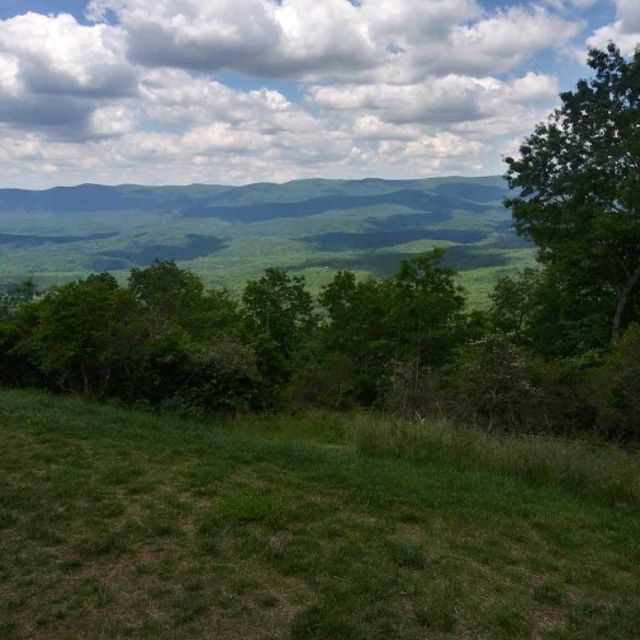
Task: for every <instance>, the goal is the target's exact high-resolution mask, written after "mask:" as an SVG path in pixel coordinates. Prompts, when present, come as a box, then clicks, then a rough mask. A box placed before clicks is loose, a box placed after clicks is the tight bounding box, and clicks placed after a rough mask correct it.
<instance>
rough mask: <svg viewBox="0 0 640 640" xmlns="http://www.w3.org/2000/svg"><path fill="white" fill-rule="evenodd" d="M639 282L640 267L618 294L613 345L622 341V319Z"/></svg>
mask: <svg viewBox="0 0 640 640" xmlns="http://www.w3.org/2000/svg"><path fill="white" fill-rule="evenodd" d="M638 281H640V267H638V268H637V269H636V270H635V271H634V272H633V273H632V274H631V275H630V276H629V278H628V279H627V281H626V282H625V284H624V286H623V287H622V289H621V290H620V293H619V294H618V306H617V307H616V313H615V315H614V316H613V326H612V330H611V342H612V343H613V344H616V342H618V340H619V339H620V334H621V333H622V318H623V316H624V312H625V309H626V308H627V304H628V302H629V298H630V297H631V292H632V291H633V288H634V287H635V286H636V285H637V284H638Z"/></svg>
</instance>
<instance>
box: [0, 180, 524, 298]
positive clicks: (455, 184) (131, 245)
mask: <svg viewBox="0 0 640 640" xmlns="http://www.w3.org/2000/svg"><path fill="white" fill-rule="evenodd" d="M507 193H508V189H507V185H506V184H505V183H504V181H503V180H502V179H501V178H448V179H440V180H437V179H427V180H402V181H399V180H397V181H393V180H376V179H370V180H355V181H353V180H300V181H296V182H290V183H286V184H281V185H279V184H266V183H265V184H254V185H249V186H245V187H224V186H207V185H192V186H189V187H141V186H135V185H125V186H119V187H106V186H100V185H81V186H78V187H68V188H66V187H58V188H55V189H49V190H46V191H21V190H16V189H4V190H0V228H1V230H2V231H1V233H0V248H1V252H0V272H1V273H2V274H3V276H2V277H3V279H4V280H5V281H7V280H10V281H17V280H20V279H23V278H24V277H26V276H28V275H33V276H35V277H36V279H38V280H39V281H41V282H47V283H53V282H61V281H64V280H67V279H69V278H71V277H76V276H79V275H83V274H86V273H87V272H90V271H104V270H109V271H112V272H116V273H124V272H126V271H127V270H128V269H130V268H132V267H135V266H148V265H150V264H151V262H153V260H154V259H156V258H158V259H161V260H176V261H178V262H179V263H180V264H181V265H182V266H185V267H188V268H190V269H192V270H194V271H195V272H197V273H198V274H199V275H200V276H202V277H203V278H204V279H205V281H206V282H207V283H210V284H219V285H226V286H230V287H232V288H239V287H240V286H241V285H243V284H244V282H245V280H247V279H248V278H249V277H255V276H256V275H258V274H259V273H260V272H261V271H262V270H263V269H264V268H265V267H280V268H286V269H287V270H289V271H292V272H295V273H299V274H304V275H306V277H307V280H308V281H309V282H310V283H311V285H312V287H313V288H317V287H318V286H319V285H320V284H321V283H325V282H327V281H328V280H329V279H330V277H331V273H332V271H335V270H336V269H339V268H349V269H353V270H355V271H357V272H358V273H360V274H373V275H377V276H381V275H390V274H391V273H393V272H394V271H395V269H396V267H397V265H398V263H399V261H400V260H401V259H402V258H405V257H408V256H410V255H414V254H417V253H420V252H423V251H426V250H429V249H431V248H433V247H435V246H439V247H443V248H446V249H447V252H446V254H445V263H446V264H448V265H450V266H454V267H456V268H457V269H459V270H460V271H461V272H462V273H463V274H464V276H466V281H467V282H468V283H469V284H472V285H473V286H472V287H471V288H472V289H473V290H474V291H477V296H478V297H479V298H480V297H482V295H483V294H486V292H487V290H488V288H489V287H490V286H491V284H493V283H494V282H495V281H496V280H497V278H498V277H499V275H506V274H509V273H513V272H514V271H515V270H516V269H517V268H518V267H522V266H524V265H526V264H529V262H530V261H531V257H532V251H531V249H530V248H529V244H528V243H527V242H526V241H524V240H522V239H519V238H518V237H516V235H515V233H514V231H513V229H512V227H511V219H510V213H509V211H508V210H507V209H505V208H504V206H503V204H502V201H503V200H504V198H505V197H506V196H507ZM464 276H463V280H464ZM478 287H479V288H478Z"/></svg>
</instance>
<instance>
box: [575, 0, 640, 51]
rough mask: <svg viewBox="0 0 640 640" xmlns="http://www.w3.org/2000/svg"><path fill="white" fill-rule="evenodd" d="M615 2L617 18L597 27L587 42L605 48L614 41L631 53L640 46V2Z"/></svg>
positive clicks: (621, 0) (632, 0)
mask: <svg viewBox="0 0 640 640" xmlns="http://www.w3.org/2000/svg"><path fill="white" fill-rule="evenodd" d="M615 4H616V17H617V20H615V22H613V23H612V24H608V25H605V26H603V27H600V28H599V29H596V30H595V31H594V32H593V34H592V35H591V36H590V37H589V38H588V39H587V44H588V45H589V46H590V47H597V48H604V47H606V46H607V44H608V43H609V42H610V41H613V42H615V43H616V45H618V47H619V48H620V50H621V51H622V53H623V54H625V55H631V54H632V53H633V52H634V51H635V50H636V49H637V48H638V47H639V46H640V2H639V1H638V0H615Z"/></svg>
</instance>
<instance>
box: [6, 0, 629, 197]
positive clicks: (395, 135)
mask: <svg viewBox="0 0 640 640" xmlns="http://www.w3.org/2000/svg"><path fill="white" fill-rule="evenodd" d="M610 39H613V40H614V41H615V42H617V43H618V44H619V46H620V47H621V48H622V49H623V50H624V51H625V52H626V53H630V52H631V51H632V50H633V49H634V48H635V46H636V44H637V43H639V42H640V0H532V1H531V2H526V1H523V0H91V1H88V0H0V186H2V187H5V186H21V187H47V186H51V185H57V184H76V183H80V182H101V183H109V184H116V183H121V182H139V183H147V184H185V183H191V182H206V183H233V184H237V183H246V182H254V181H261V180H275V181H285V180H290V179H294V178H303V177H315V176H320V177H339V178H347V177H355V178H358V177H365V176H380V177H421V176H430V175H451V174H462V175H486V174H493V173H502V172H503V166H502V162H501V158H502V156H503V154H504V153H508V152H512V151H513V150H515V149H516V148H517V143H518V140H519V139H521V138H522V137H523V136H524V135H526V134H527V133H528V132H529V131H530V129H531V127H532V126H533V125H534V124H535V123H536V122H537V121H539V120H540V119H542V118H543V117H544V116H545V114H546V113H547V112H548V111H549V109H550V108H552V107H553V106H554V105H555V104H556V103H557V94H558V92H559V91H560V90H562V89H567V88H570V87H571V86H572V85H573V84H574V83H575V81H576V79H577V78H579V77H584V76H585V75H587V74H588V70H587V69H586V68H585V66H584V62H585V57H586V51H587V49H588V48H589V46H603V45H605V44H606V42H607V41H608V40H610Z"/></svg>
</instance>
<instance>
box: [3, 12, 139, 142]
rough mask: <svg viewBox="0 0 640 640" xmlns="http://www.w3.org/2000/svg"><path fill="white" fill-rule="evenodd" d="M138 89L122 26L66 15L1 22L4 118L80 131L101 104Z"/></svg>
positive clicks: (22, 122)
mask: <svg viewBox="0 0 640 640" xmlns="http://www.w3.org/2000/svg"><path fill="white" fill-rule="evenodd" d="M136 91H137V78H136V73H135V72H134V70H133V69H132V67H131V65H129V64H128V62H127V61H126V59H125V51H124V39H123V35H122V33H120V32H119V31H118V30H114V29H111V28H109V27H107V26H105V25H95V26H91V27H87V26H82V25H80V24H78V22H77V21H76V20H75V18H73V17H72V16H70V15H67V14H61V15H58V16H55V17H52V16H43V15H40V14H37V13H27V14H25V15H21V16H17V17H15V18H11V19H8V20H4V21H0V122H9V123H13V124H15V125H22V126H29V127H37V126H44V127H59V128H63V129H66V132H67V133H71V132H72V131H75V133H77V134H82V132H85V131H88V129H87V125H88V123H89V122H90V119H91V114H92V113H93V111H94V110H95V109H96V108H98V106H99V105H101V104H104V103H106V102H108V101H112V100H117V99H120V98H123V97H126V96H133V95H135V93H136Z"/></svg>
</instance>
